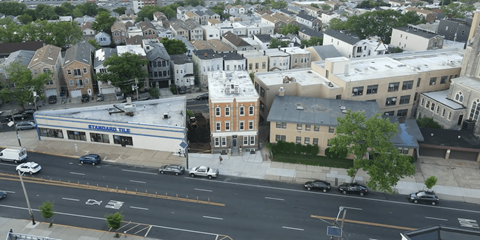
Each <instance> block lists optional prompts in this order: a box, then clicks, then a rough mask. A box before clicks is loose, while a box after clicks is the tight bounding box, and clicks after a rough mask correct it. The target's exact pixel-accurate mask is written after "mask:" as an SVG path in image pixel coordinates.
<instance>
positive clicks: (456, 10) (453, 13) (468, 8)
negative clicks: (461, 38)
mask: <svg viewBox="0 0 480 240" xmlns="http://www.w3.org/2000/svg"><path fill="white" fill-rule="evenodd" d="M440 8H441V9H442V11H443V13H444V14H445V15H446V16H448V17H449V18H465V15H466V13H473V11H475V7H474V6H473V5H469V4H460V3H454V2H451V3H450V4H448V5H444V6H441V7H440Z"/></svg>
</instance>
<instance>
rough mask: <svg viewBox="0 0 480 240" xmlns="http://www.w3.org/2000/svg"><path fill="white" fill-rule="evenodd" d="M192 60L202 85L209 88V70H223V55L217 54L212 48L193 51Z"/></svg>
mask: <svg viewBox="0 0 480 240" xmlns="http://www.w3.org/2000/svg"><path fill="white" fill-rule="evenodd" d="M192 60H193V63H194V68H195V69H196V70H197V71H196V74H198V75H197V77H198V79H199V80H200V84H201V87H202V88H204V89H207V88H208V80H207V75H208V73H209V72H213V71H221V70H223V57H222V55H221V54H216V53H215V52H214V51H213V50H212V49H203V50H196V51H193V55H192Z"/></svg>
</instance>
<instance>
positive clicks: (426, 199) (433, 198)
mask: <svg viewBox="0 0 480 240" xmlns="http://www.w3.org/2000/svg"><path fill="white" fill-rule="evenodd" d="M408 200H409V201H410V202H413V203H427V204H431V205H434V206H435V205H437V204H438V203H439V202H440V199H439V198H438V197H437V195H435V193H434V192H429V191H420V192H416V193H411V194H410V195H409V196H408Z"/></svg>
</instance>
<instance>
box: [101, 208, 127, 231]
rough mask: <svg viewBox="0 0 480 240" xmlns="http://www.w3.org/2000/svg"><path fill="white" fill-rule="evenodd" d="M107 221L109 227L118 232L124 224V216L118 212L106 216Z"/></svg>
mask: <svg viewBox="0 0 480 240" xmlns="http://www.w3.org/2000/svg"><path fill="white" fill-rule="evenodd" d="M105 219H106V220H107V225H108V227H110V228H112V229H113V230H115V231H117V229H119V228H120V226H121V225H122V222H123V215H122V213H121V212H116V213H113V214H105Z"/></svg>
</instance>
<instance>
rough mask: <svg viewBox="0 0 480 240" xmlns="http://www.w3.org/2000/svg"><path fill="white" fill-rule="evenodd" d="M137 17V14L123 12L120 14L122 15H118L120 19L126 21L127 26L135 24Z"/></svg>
mask: <svg viewBox="0 0 480 240" xmlns="http://www.w3.org/2000/svg"><path fill="white" fill-rule="evenodd" d="M135 18H136V16H135V14H122V15H120V17H118V20H119V21H121V22H122V23H124V24H125V26H127V24H131V25H133V24H135Z"/></svg>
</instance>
